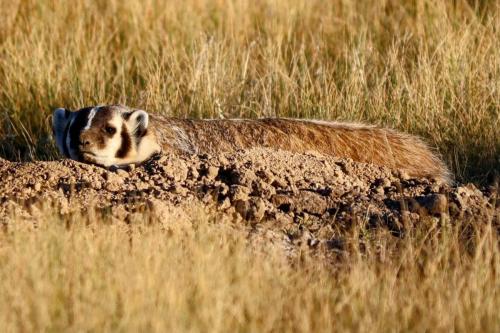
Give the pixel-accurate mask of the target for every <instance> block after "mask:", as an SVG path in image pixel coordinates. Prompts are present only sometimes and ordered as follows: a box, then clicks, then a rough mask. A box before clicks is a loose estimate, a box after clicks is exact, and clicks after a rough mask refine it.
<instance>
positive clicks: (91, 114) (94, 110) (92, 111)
mask: <svg viewBox="0 0 500 333" xmlns="http://www.w3.org/2000/svg"><path fill="white" fill-rule="evenodd" d="M98 108H99V107H98V106H97V107H95V108H92V110H90V113H89V121H88V122H87V126H85V127H84V128H83V129H84V130H88V129H89V128H90V126H92V119H94V117H95V114H96V113H97V110H98Z"/></svg>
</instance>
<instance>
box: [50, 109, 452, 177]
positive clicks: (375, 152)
mask: <svg viewBox="0 0 500 333" xmlns="http://www.w3.org/2000/svg"><path fill="white" fill-rule="evenodd" d="M53 131H54V136H55V140H56V143H57V146H58V148H59V150H60V151H61V153H62V154H64V155H65V156H66V157H68V158H71V159H74V160H78V161H82V162H88V163H94V164H98V165H102V166H104V167H111V166H117V167H121V166H126V165H129V164H140V163H142V162H144V161H145V160H147V159H149V158H150V157H151V156H152V155H153V154H155V153H158V152H160V151H163V152H165V153H174V154H196V153H211V154H216V153H219V152H227V151H234V150H237V149H247V148H252V147H268V148H274V149H283V150H288V151H291V152H297V153H304V152H307V151H317V152H320V153H322V154H326V155H331V156H336V157H345V158H351V159H353V160H354V161H358V162H365V163H373V164H377V165H381V166H386V167H389V168H392V169H398V170H402V171H404V172H406V173H407V174H408V175H409V176H411V177H426V178H432V179H436V180H437V181H439V182H445V183H448V182H450V173H449V171H448V169H447V167H446V166H445V164H444V163H443V162H442V161H441V159H440V158H439V157H438V156H437V155H436V154H435V153H433V152H432V150H431V149H430V148H429V147H428V146H427V145H426V144H425V143H424V142H423V141H422V140H421V139H419V138H418V137H415V136H412V135H408V134H404V133H400V132H397V131H394V130H391V129H387V128H380V127H376V126H371V125H363V124H351V123H339V122H328V121H315V120H298V119H297V120H294V119H284V118H265V119H256V120H251V119H227V120H226V119H220V120H193V119H178V118H163V117H159V116H153V115H149V114H148V113H147V112H145V111H143V110H134V109H129V108H127V107H125V106H121V105H107V106H95V107H86V108H83V109H80V110H78V111H73V112H72V111H70V110H67V109H62V108H60V109H56V110H55V111H54V113H53Z"/></svg>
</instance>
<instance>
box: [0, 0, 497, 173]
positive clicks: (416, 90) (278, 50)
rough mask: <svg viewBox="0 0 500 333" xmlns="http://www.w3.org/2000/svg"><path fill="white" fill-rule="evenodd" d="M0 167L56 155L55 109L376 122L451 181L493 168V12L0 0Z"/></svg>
mask: <svg viewBox="0 0 500 333" xmlns="http://www.w3.org/2000/svg"><path fill="white" fill-rule="evenodd" d="M0 10H1V12H2V20H1V21H0V116H1V117H2V118H3V120H2V125H1V126H0V156H2V157H7V158H10V159H17V160H27V159H28V160H29V159H33V158H42V159H45V158H49V159H51V158H55V157H56V156H57V155H56V150H55V147H54V145H53V143H52V141H51V140H50V119H49V115H50V111H51V108H54V107H59V106H65V107H70V108H79V107H82V106H84V105H91V104H97V103H101V104H104V103H117V102H119V103H125V104H129V105H131V106H136V107H141V108H144V109H146V110H148V111H151V112H158V113H163V114H166V115H175V116H181V117H187V116H189V117H264V116H287V117H307V118H324V119H341V120H354V121H364V122H370V123H377V124H380V125H384V126H391V127H395V128H397V129H400V130H403V131H408V132H411V133H415V134H419V135H422V136H424V137H425V138H426V139H427V140H428V142H429V143H430V144H432V145H434V146H436V147H437V148H438V150H439V151H440V152H441V153H442V154H443V156H444V158H445V159H446V161H447V163H448V164H449V165H450V166H451V167H452V169H453V170H454V171H455V173H456V174H457V176H458V179H459V180H479V181H481V180H484V178H485V177H486V176H487V175H488V174H492V173H494V172H495V171H496V172H498V170H499V169H500V157H499V156H500V130H499V128H500V111H499V110H500V54H499V52H498V49H499V47H498V46H499V45H500V5H499V4H498V2H497V1H475V2H474V1H469V2H467V1H465V0H455V1H433V0H412V1H399V0H384V1H379V0H377V1H375V0H373V1H354V0H333V1H323V0H274V1H264V0H258V1H250V0H236V1H223V0H217V1H216V0H213V1H208V0H187V1H159V0H145V1H142V0H125V1H118V0H102V1H55V0H54V1H50V0H44V1H35V0H17V1H16V0H0Z"/></svg>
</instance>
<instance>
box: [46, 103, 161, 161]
mask: <svg viewBox="0 0 500 333" xmlns="http://www.w3.org/2000/svg"><path fill="white" fill-rule="evenodd" d="M52 116H53V117H52V129H53V133H54V137H55V141H56V144H57V147H58V148H59V151H60V152H61V153H62V154H63V155H64V156H66V157H68V158H71V159H74V160H77V161H80V162H87V163H94V164H98V165H101V166H104V167H110V166H125V165H128V164H139V163H141V162H143V161H145V160H147V159H148V158H150V157H151V156H152V155H153V154H154V153H156V152H159V151H160V146H159V145H158V143H157V142H156V140H155V137H154V134H152V133H151V131H148V125H149V115H148V114H147V112H145V111H143V110H131V109H128V108H126V107H124V106H121V105H108V106H94V107H86V108H83V109H80V110H78V111H70V110H68V109H64V108H59V109H56V110H54V113H53V115H52Z"/></svg>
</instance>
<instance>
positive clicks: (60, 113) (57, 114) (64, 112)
mask: <svg viewBox="0 0 500 333" xmlns="http://www.w3.org/2000/svg"><path fill="white" fill-rule="evenodd" d="M70 113H71V111H70V110H68V109H65V108H57V109H55V110H54V111H53V112H52V117H53V118H54V119H60V120H63V119H67V118H68V117H69V115H70Z"/></svg>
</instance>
